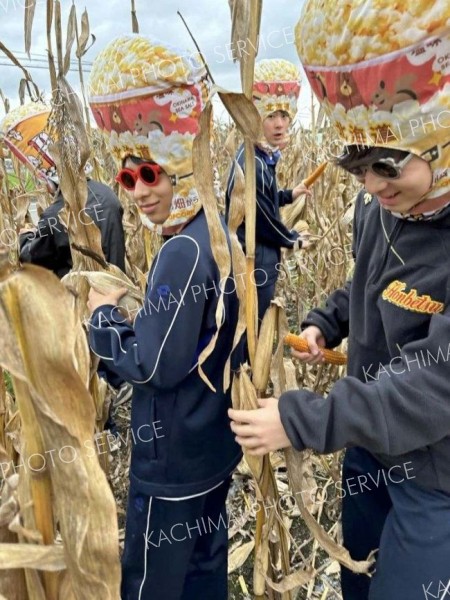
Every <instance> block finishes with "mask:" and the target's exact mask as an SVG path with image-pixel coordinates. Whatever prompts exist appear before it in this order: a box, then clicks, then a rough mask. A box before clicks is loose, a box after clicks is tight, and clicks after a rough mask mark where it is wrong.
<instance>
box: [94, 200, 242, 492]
mask: <svg viewBox="0 0 450 600" xmlns="http://www.w3.org/2000/svg"><path fill="white" fill-rule="evenodd" d="M224 227H225V226H224ZM221 287H222V288H223V287H225V291H226V293H225V294H224V303H225V308H224V317H223V319H224V321H223V324H222V326H221V328H220V330H219V334H218V337H217V342H216V346H215V349H214V351H213V352H212V354H211V355H210V356H209V358H208V359H207V360H206V361H205V362H204V363H203V369H204V372H205V374H206V375H207V377H208V378H209V381H210V382H211V383H212V385H213V386H214V388H215V389H216V391H215V392H213V391H212V390H211V389H210V388H209V387H208V385H207V384H206V383H205V382H204V381H203V380H202V379H201V377H200V375H199V372H198V368H197V362H198V357H199V355H200V353H201V351H202V350H203V349H204V348H205V347H206V346H207V344H208V342H209V341H210V339H211V338H212V336H213V335H214V334H215V332H216V317H215V314H216V308H217V303H218V300H219V294H220V289H221ZM237 317H238V300H237V297H236V293H235V285H234V282H233V279H232V278H228V280H227V281H226V282H221V281H220V275H219V270H218V268H217V265H216V263H215V261H214V258H213V254H212V251H211V243H210V237H209V231H208V226H207V222H206V217H205V214H204V212H203V211H200V212H199V213H198V215H197V216H196V217H195V218H194V219H193V220H192V221H191V222H190V223H188V224H187V225H186V227H185V228H184V229H183V230H182V232H181V233H180V234H178V235H176V236H173V237H170V238H168V239H167V240H166V241H165V243H164V245H163V246H162V248H161V250H160V251H159V252H158V254H157V255H156V257H155V259H154V261H153V264H152V267H151V269H150V272H149V277H148V286H147V292H146V298H145V305H144V307H143V309H141V311H140V312H139V313H138V314H137V316H136V319H135V321H134V325H131V324H130V323H129V322H128V321H126V320H125V318H124V316H123V315H122V314H121V313H120V312H119V310H118V309H117V308H116V307H113V306H109V305H105V306H101V307H99V308H97V310H95V311H94V313H93V315H92V317H91V321H90V327H89V339H90V344H91V347H92V349H93V351H94V352H95V353H96V354H97V355H98V356H100V357H101V358H102V360H103V361H105V362H106V363H107V366H108V369H109V370H110V371H112V372H113V373H114V374H116V375H118V376H119V377H121V378H122V379H124V380H125V381H128V382H130V383H132V384H133V400H132V414H131V435H130V438H131V439H132V441H133V450H132V458H131V469H130V478H131V480H132V482H133V483H134V485H135V486H136V487H137V489H140V490H141V491H142V492H143V493H147V494H149V495H151V496H164V497H169V498H177V497H178V498H179V497H185V496H189V495H194V494H197V493H201V492H204V491H206V490H208V489H210V488H211V487H213V486H215V485H216V484H218V483H219V482H220V481H222V480H223V479H224V478H226V477H227V476H228V475H229V474H230V473H231V472H232V470H233V469H234V467H235V466H236V465H237V463H238V462H239V460H240V458H241V451H240V447H239V446H238V445H237V444H236V442H235V441H234V436H233V434H232V432H231V429H230V426H229V419H228V416H227V409H228V408H229V406H230V405H231V396H230V391H229V390H228V391H226V392H224V391H223V376H224V369H225V364H226V361H227V358H228V356H229V354H230V352H231V348H232V343H233V338H234V333H235V328H236V323H237Z"/></svg>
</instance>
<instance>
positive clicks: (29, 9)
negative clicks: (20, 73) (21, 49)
mask: <svg viewBox="0 0 450 600" xmlns="http://www.w3.org/2000/svg"><path fill="white" fill-rule="evenodd" d="M35 10H36V0H28V1H27V2H26V3H25V21H24V37H25V52H26V53H27V54H28V58H30V48H31V31H32V29H33V19H34V12H35Z"/></svg>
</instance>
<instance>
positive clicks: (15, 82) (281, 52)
mask: <svg viewBox="0 0 450 600" xmlns="http://www.w3.org/2000/svg"><path fill="white" fill-rule="evenodd" d="M27 1H29V0H0V39H1V40H2V42H3V43H4V44H5V45H6V47H7V48H9V49H10V50H13V51H15V52H16V51H18V53H19V55H20V56H21V57H24V58H25V55H24V41H23V40H24V35H23V20H24V6H25V4H26V2H27ZM61 4H62V22H63V26H65V24H67V17H68V14H69V10H70V6H71V3H70V2H68V1H63V2H62V3H61ZM85 4H86V3H85V0H75V5H76V7H77V14H78V21H79V20H80V18H81V13H82V12H83V10H84V7H85ZM302 4H303V0H300V1H299V2H293V1H292V0H277V1H276V2H267V3H265V4H264V7H263V14H262V22H261V38H260V48H259V58H286V59H287V60H291V61H292V62H294V63H297V64H298V57H297V53H296V50H295V44H294V27H295V24H296V23H297V21H298V18H299V15H300V11H301V5H302ZM45 5H46V1H45V0H37V7H36V14H35V20H34V25H33V36H32V46H31V54H32V59H33V60H32V62H31V63H30V61H29V60H28V59H26V60H23V64H24V65H30V69H29V70H30V73H31V74H32V77H33V79H34V80H35V81H36V83H37V84H38V86H39V87H40V88H41V89H43V90H45V91H46V92H47V94H46V95H47V97H49V94H50V91H51V90H50V81H49V76H48V72H47V71H46V69H45V68H44V67H46V62H45V56H46V52H47V46H46V6H45ZM136 9H137V16H138V20H139V25H140V31H141V32H142V33H148V34H152V35H154V36H156V37H159V38H161V39H163V40H165V41H170V42H171V43H173V44H175V45H177V46H180V47H184V48H187V49H192V50H194V46H193V43H192V40H191V38H190V36H189V34H188V32H187V31H186V28H185V27H184V25H183V23H182V21H181V19H180V17H179V16H178V15H177V10H180V12H181V13H182V15H183V17H184V18H185V19H186V21H187V24H188V26H189V27H190V29H191V31H192V33H193V35H194V36H195V38H196V40H197V43H198V44H199V46H200V49H201V51H202V52H203V54H204V56H205V59H206V61H207V63H208V65H209V68H210V70H211V73H212V75H213V77H214V79H215V80H216V83H217V84H219V85H220V86H222V87H224V88H227V89H231V90H234V91H238V90H240V78H239V67H238V64H237V63H235V62H233V58H236V56H238V55H239V53H241V54H244V53H245V52H247V51H248V50H249V49H250V48H249V45H248V44H246V42H245V41H243V42H242V44H241V46H240V48H236V47H232V46H231V44H230V32H231V18H230V11H229V7H228V2H227V1H226V0H221V1H220V2H211V0H196V2H195V3H194V2H187V1H185V2H181V1H180V0H164V2H152V3H151V4H148V3H147V2H146V0H136ZM88 14H89V21H90V27H91V33H93V34H94V35H95V36H96V38H97V40H96V43H95V44H94V46H93V47H92V48H91V49H90V50H89V51H88V52H87V54H86V55H85V56H84V57H83V61H84V62H85V63H92V61H93V60H94V58H95V57H96V55H97V54H98V53H99V52H100V51H101V50H102V49H103V48H104V47H105V46H106V45H107V44H108V42H110V41H111V39H113V38H114V37H116V36H118V35H120V34H123V33H127V32H130V31H131V11H130V3H129V2H126V1H124V0H110V1H109V2H108V4H107V5H105V4H104V3H100V2H90V3H88ZM53 49H54V51H55V44H54V46H53ZM72 57H74V52H72ZM37 61H42V62H37ZM8 62H9V61H8V59H7V58H6V57H5V56H3V55H0V63H1V64H0V73H1V77H0V81H1V84H0V86H1V88H2V90H3V92H4V94H5V95H6V96H7V97H9V98H10V99H11V104H12V106H15V105H17V104H18V93H17V91H18V86H19V81H20V78H21V71H20V70H19V69H18V68H16V67H12V66H5V64H6V63H8ZM89 68H90V67H89V64H87V65H86V67H85V71H86V76H87V75H88V71H89ZM68 80H69V82H70V83H71V85H72V86H73V87H74V89H75V90H78V89H79V79H78V75H77V73H69V76H68ZM303 87H304V88H307V86H306V82H305V78H304V86H303ZM303 98H304V99H303ZM302 99H303V106H304V108H302V104H301V112H303V111H304V110H308V109H307V106H308V105H309V93H306V95H305V89H304V91H303V94H302V96H301V101H302ZM2 115H3V111H2V107H0V118H1V117H2Z"/></svg>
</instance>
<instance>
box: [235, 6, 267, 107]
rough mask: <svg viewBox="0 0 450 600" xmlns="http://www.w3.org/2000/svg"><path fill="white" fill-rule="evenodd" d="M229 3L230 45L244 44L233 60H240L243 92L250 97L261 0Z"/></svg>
mask: <svg viewBox="0 0 450 600" xmlns="http://www.w3.org/2000/svg"><path fill="white" fill-rule="evenodd" d="M229 4H230V11H231V20H232V27H231V47H232V48H241V45H242V43H244V44H245V46H244V48H245V49H246V50H245V52H242V53H241V52H240V53H239V56H238V57H236V59H235V60H239V62H240V67H241V81H242V86H243V90H244V93H245V94H246V96H247V97H248V98H251V90H252V86H253V71H254V68H255V57H256V54H257V50H258V39H259V30H260V26H261V13H262V0H229Z"/></svg>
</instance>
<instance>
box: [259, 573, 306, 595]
mask: <svg viewBox="0 0 450 600" xmlns="http://www.w3.org/2000/svg"><path fill="white" fill-rule="evenodd" d="M315 575H316V572H315V571H314V569H298V571H295V572H294V573H291V574H290V575H286V576H285V577H283V579H282V580H281V581H280V582H278V583H275V581H273V580H272V579H271V578H270V577H268V576H267V575H266V577H265V580H266V583H267V585H268V586H269V587H270V588H272V589H273V590H275V591H276V592H279V593H280V594H284V593H286V592H289V591H291V590H295V589H296V588H298V587H301V586H302V585H305V584H306V583H309V582H310V581H311V580H312V579H313V578H314V577H315Z"/></svg>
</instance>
